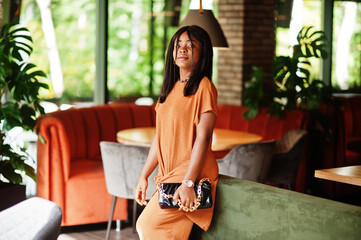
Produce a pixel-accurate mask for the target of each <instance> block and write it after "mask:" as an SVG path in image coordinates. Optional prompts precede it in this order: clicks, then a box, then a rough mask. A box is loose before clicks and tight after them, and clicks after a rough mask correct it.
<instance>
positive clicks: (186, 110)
mask: <svg viewBox="0 0 361 240" xmlns="http://www.w3.org/2000/svg"><path fill="white" fill-rule="evenodd" d="M184 86H185V83H181V82H177V83H176V84H175V85H174V87H173V89H172V91H171V92H170V93H169V95H168V97H167V99H166V101H164V102H163V103H159V102H158V103H157V105H156V108H155V109H156V112H157V117H156V129H157V130H156V131H157V136H158V139H157V143H158V153H157V156H158V164H159V172H158V176H157V177H156V182H168V183H175V182H181V181H182V180H183V179H184V176H185V174H186V172H187V169H188V165H189V162H190V157H191V153H192V149H193V144H194V141H195V139H196V127H197V125H198V123H199V120H200V115H201V114H202V113H205V112H208V111H212V112H213V113H214V114H216V115H217V90H216V88H215V86H214V85H213V83H212V82H211V81H210V80H209V79H208V78H206V77H204V78H203V79H202V80H201V82H200V84H199V88H198V90H197V92H196V93H195V94H194V95H191V96H186V97H185V96H184V93H183V91H184ZM211 143H212V142H211V141H210V143H209V145H208V149H207V154H206V157H205V159H204V165H203V167H202V169H201V171H200V173H199V175H198V178H197V181H199V180H200V179H202V178H205V177H206V178H209V179H210V180H211V184H212V197H213V202H214V199H215V192H216V186H217V181H218V165H217V162H216V159H215V157H214V156H213V152H212V150H211ZM213 205H214V204H213ZM147 208H153V209H152V210H151V209H147ZM158 214H159V216H161V215H162V218H163V219H164V218H168V216H169V217H170V215H175V216H173V217H178V218H172V219H176V220H174V221H181V220H180V219H184V221H185V222H188V223H187V224H189V223H191V224H190V226H192V225H193V223H196V224H197V225H198V226H199V227H200V228H202V229H203V230H205V231H206V230H208V228H209V225H210V223H211V220H212V215H213V207H212V208H209V209H198V210H196V211H194V212H184V211H178V209H161V208H160V207H159V205H158V193H156V194H154V195H153V197H152V199H151V200H150V202H149V203H148V205H147V207H146V208H145V209H144V211H143V212H142V214H141V216H140V217H139V219H138V223H137V227H139V228H142V226H141V225H144V224H148V223H149V222H148V223H146V222H145V221H144V222H143V223H142V221H143V220H144V219H146V218H149V220H150V221H152V222H154V221H155V218H156V216H157V215H158ZM164 214H165V215H166V217H164ZM147 215H149V216H147ZM142 219H143V220H142ZM139 222H140V223H139ZM157 224H158V223H157ZM159 224H161V225H162V224H170V225H173V224H174V222H172V221H171V222H169V223H163V222H162V219H159ZM180 224H181V226H183V230H184V226H185V225H186V224H185V223H180ZM182 224H183V225H182ZM154 228H158V227H154ZM164 229H167V227H164ZM155 231H156V230H155ZM158 236H161V235H158Z"/></svg>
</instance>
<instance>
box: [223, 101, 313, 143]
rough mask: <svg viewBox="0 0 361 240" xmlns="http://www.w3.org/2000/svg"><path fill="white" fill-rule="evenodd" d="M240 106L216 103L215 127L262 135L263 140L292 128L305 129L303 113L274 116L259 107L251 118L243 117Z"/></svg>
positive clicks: (243, 109) (272, 137)
mask: <svg viewBox="0 0 361 240" xmlns="http://www.w3.org/2000/svg"><path fill="white" fill-rule="evenodd" d="M244 111H246V108H243V107H242V106H230V105H218V115H217V122H216V128H224V129H232V130H238V131H245V132H250V133H255V134H258V135H261V136H262V137H263V139H262V140H263V141H268V140H273V139H275V140H277V139H280V138H281V137H282V136H283V135H284V134H285V133H286V132H288V131H290V130H294V129H305V127H306V121H305V119H306V118H305V114H304V113H303V112H302V111H298V110H297V111H292V112H290V113H288V114H287V115H286V116H285V117H283V118H276V117H273V116H271V115H269V114H268V113H267V110H266V109H265V108H261V109H260V111H259V113H258V115H257V116H256V117H255V118H254V119H251V120H246V119H244V117H243V115H242V113H243V112H244Z"/></svg>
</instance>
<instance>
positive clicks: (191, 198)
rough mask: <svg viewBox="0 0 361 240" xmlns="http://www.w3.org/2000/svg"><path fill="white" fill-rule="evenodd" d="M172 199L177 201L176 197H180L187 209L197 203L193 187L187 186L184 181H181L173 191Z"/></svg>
mask: <svg viewBox="0 0 361 240" xmlns="http://www.w3.org/2000/svg"><path fill="white" fill-rule="evenodd" d="M173 199H174V201H175V202H178V199H180V202H181V203H182V204H183V206H185V207H187V208H189V209H190V208H191V207H193V206H195V205H196V203H197V196H196V194H195V192H194V188H193V187H187V186H186V185H185V184H184V183H182V184H181V185H180V186H179V188H178V189H177V191H176V192H175V193H174V196H173Z"/></svg>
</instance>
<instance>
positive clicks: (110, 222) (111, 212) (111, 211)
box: [105, 196, 117, 240]
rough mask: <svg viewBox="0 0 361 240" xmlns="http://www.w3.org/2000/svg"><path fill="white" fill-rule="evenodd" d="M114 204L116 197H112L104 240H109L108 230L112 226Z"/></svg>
mask: <svg viewBox="0 0 361 240" xmlns="http://www.w3.org/2000/svg"><path fill="white" fill-rule="evenodd" d="M116 202H117V197H116V196H113V201H112V207H111V209H110V215H109V220H108V227H107V235H106V236H105V239H106V240H109V237H110V228H111V226H112V221H113V215H114V208H115V203H116Z"/></svg>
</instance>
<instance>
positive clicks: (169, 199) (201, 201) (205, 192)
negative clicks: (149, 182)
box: [157, 178, 212, 212]
mask: <svg viewBox="0 0 361 240" xmlns="http://www.w3.org/2000/svg"><path fill="white" fill-rule="evenodd" d="M180 185H181V183H158V185H157V189H158V192H159V206H160V207H161V208H179V209H182V210H183V211H186V212H193V211H195V210H197V209H198V208H199V209H203V208H211V207H212V194H211V182H210V181H209V179H208V178H203V179H202V180H201V181H199V183H195V184H194V191H195V193H196V196H197V204H195V205H194V206H193V207H191V208H188V207H186V206H183V204H182V203H181V202H180V200H178V202H175V201H174V200H173V196H174V193H175V192H176V190H177V188H178V187H179V186H180Z"/></svg>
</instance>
